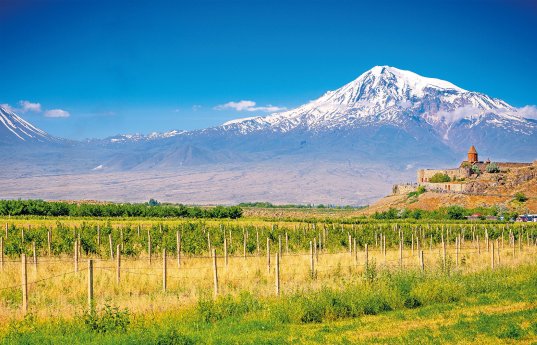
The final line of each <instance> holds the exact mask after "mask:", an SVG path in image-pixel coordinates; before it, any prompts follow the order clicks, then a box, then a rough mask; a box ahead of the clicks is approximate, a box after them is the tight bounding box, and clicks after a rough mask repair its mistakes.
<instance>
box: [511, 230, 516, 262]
mask: <svg viewBox="0 0 537 345" xmlns="http://www.w3.org/2000/svg"><path fill="white" fill-rule="evenodd" d="M511 239H512V240H511V247H512V248H513V259H514V258H515V235H514V234H513V235H511Z"/></svg>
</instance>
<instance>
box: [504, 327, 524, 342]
mask: <svg viewBox="0 0 537 345" xmlns="http://www.w3.org/2000/svg"><path fill="white" fill-rule="evenodd" d="M523 335H524V331H523V330H522V328H520V326H519V325H517V324H513V323H510V324H508V325H507V326H505V327H504V328H503V329H502V330H501V331H500V333H499V334H498V338H503V339H520V338H522V336H523Z"/></svg>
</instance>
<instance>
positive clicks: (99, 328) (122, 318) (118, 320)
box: [83, 305, 130, 333]
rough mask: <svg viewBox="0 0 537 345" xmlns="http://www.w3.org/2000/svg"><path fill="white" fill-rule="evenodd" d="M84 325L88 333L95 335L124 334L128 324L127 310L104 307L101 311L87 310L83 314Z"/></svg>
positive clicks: (128, 315) (128, 314)
mask: <svg viewBox="0 0 537 345" xmlns="http://www.w3.org/2000/svg"><path fill="white" fill-rule="evenodd" d="M83 319H84V323H85V324H86V326H87V327H88V328H89V330H90V331H93V332H97V333H108V332H116V331H119V332H126V331H127V327H128V326H129V324H130V313H129V311H128V309H123V310H120V309H119V308H118V307H112V306H109V305H105V306H104V308H103V309H102V310H101V311H95V310H89V311H86V312H85V313H84V316H83Z"/></svg>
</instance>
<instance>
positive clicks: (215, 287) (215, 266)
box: [212, 249, 218, 298]
mask: <svg viewBox="0 0 537 345" xmlns="http://www.w3.org/2000/svg"><path fill="white" fill-rule="evenodd" d="M212 254H213V272H214V297H215V298H216V296H218V266H217V263H216V249H213V253H212Z"/></svg>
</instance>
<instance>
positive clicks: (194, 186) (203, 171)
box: [0, 66, 537, 205]
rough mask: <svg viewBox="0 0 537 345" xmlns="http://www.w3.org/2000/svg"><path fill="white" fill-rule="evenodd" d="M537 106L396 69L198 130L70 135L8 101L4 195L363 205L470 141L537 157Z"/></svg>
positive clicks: (0, 135) (446, 160)
mask: <svg viewBox="0 0 537 345" xmlns="http://www.w3.org/2000/svg"><path fill="white" fill-rule="evenodd" d="M531 111H533V110H532V109H531V108H529V110H528V108H516V107H513V106H511V105H509V104H508V103H506V102H504V101H502V100H501V99H497V98H492V97H489V96H487V95H485V94H482V93H479V92H473V91H467V90H465V89H463V88H461V87H458V86H456V85H454V84H452V83H450V82H447V81H443V80H439V79H434V78H426V77H423V76H420V75H417V74H415V73H413V72H410V71H405V70H400V69H397V68H394V67H389V66H375V67H373V68H372V69H370V70H368V71H366V72H364V73H363V74H362V75H360V76H359V77H358V78H357V79H355V80H353V81H351V82H350V83H348V84H346V85H344V86H342V87H341V88H339V89H337V90H334V91H328V92H326V93H325V94H324V95H322V96H321V97H319V98H318V99H316V100H313V101H311V102H308V103H306V104H304V105H302V106H299V107H297V108H295V109H291V110H288V111H281V112H276V113H273V114H270V115H268V116H254V117H248V118H242V119H241V118H239V119H237V120H232V121H228V122H226V123H224V124H222V125H220V126H217V127H212V128H206V129H201V130H192V131H181V130H172V131H169V132H165V133H153V134H150V135H140V134H136V135H126V134H125V135H117V136H114V137H110V138H106V139H92V140H86V141H73V140H66V139H62V138H57V137H54V136H53V135H51V134H49V133H46V132H44V131H42V130H40V129H38V128H37V127H35V126H33V125H32V124H31V123H29V122H27V121H26V120H24V119H23V118H22V117H20V116H18V115H17V114H15V113H14V112H13V111H11V110H10V109H7V108H5V107H4V108H0V148H1V150H0V160H1V161H2V162H3V165H4V166H5V167H9V169H2V170H1V172H0V177H1V180H0V189H1V190H2V195H1V196H0V197H1V198H5V199H17V198H43V199H50V200H56V199H77V200H78V199H95V200H109V201H131V202H135V201H147V200H148V199H149V198H155V199H158V200H159V201H167V202H180V203H193V204H235V203H239V202H248V201H268V202H273V203H277V204H281V203H300V204H304V203H314V204H319V203H323V204H336V205H365V204H370V203H372V202H373V201H374V200H376V199H378V198H380V197H382V196H385V195H387V194H389V193H390V191H391V186H392V184H394V183H399V182H407V181H408V182H410V181H413V180H414V177H415V170H416V169H418V168H427V167H438V166H442V167H444V166H445V167H449V166H455V165H457V164H458V162H459V161H460V160H461V158H463V157H464V155H465V153H466V150H467V149H468V147H470V146H471V145H475V146H476V147H477V148H478V149H479V151H480V153H482V155H483V156H484V158H489V159H490V160H492V161H496V160H498V161H499V160H502V161H532V160H535V159H537V151H536V150H535V148H537V121H536V120H535V119H532V118H531V117H534V116H535V114H533V113H531Z"/></svg>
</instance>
